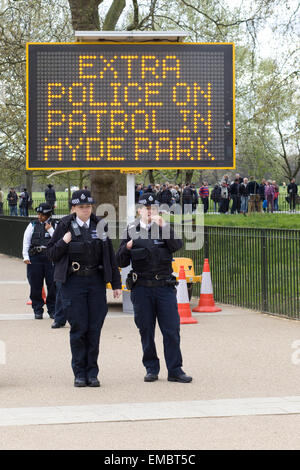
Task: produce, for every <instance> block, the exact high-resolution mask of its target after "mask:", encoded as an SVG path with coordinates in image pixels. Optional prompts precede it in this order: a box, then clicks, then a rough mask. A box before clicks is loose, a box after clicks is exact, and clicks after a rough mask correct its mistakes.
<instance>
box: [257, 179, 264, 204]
mask: <svg viewBox="0 0 300 470" xmlns="http://www.w3.org/2000/svg"><path fill="white" fill-rule="evenodd" d="M265 187H266V180H265V178H262V180H261V183H260V185H259V188H258V194H259V203H258V212H262V210H264V212H265V208H264V207H263V204H264V201H265V199H266V195H265Z"/></svg>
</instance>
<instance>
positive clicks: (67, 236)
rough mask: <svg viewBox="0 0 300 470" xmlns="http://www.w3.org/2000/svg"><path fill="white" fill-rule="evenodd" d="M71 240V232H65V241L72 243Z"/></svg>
mask: <svg viewBox="0 0 300 470" xmlns="http://www.w3.org/2000/svg"><path fill="white" fill-rule="evenodd" d="M71 240H72V235H71V232H67V233H65V234H64V236H63V241H64V242H65V243H70V241H71Z"/></svg>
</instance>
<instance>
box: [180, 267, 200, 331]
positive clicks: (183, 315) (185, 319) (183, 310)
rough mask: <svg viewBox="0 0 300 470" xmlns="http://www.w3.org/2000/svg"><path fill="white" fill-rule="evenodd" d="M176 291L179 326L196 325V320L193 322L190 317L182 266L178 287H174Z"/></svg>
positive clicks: (193, 319)
mask: <svg viewBox="0 0 300 470" xmlns="http://www.w3.org/2000/svg"><path fill="white" fill-rule="evenodd" d="M176 289H177V305H178V313H179V316H180V323H181V324H187V323H198V322H197V320H195V318H193V317H192V313H191V307H190V302H189V294H188V288H187V283H186V277H185V272H184V266H180V270H179V277H178V286H177V287H176Z"/></svg>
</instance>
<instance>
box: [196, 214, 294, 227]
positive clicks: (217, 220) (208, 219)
mask: <svg viewBox="0 0 300 470" xmlns="http://www.w3.org/2000/svg"><path fill="white" fill-rule="evenodd" d="M204 223H205V225H215V226H222V227H252V228H282V229H300V214H268V213H261V214H251V215H249V216H248V215H246V216H244V215H242V214H238V215H237V214H236V215H231V214H227V215H223V214H222V215H221V214H220V215H209V214H208V215H205V216H204Z"/></svg>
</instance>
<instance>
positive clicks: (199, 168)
mask: <svg viewBox="0 0 300 470" xmlns="http://www.w3.org/2000/svg"><path fill="white" fill-rule="evenodd" d="M64 44H71V45H82V44H87V45H95V44H98V45H99V44H102V45H103V44H115V45H119V44H123V45H124V44H128V45H132V44H150V45H160V44H167V45H170V44H172V45H176V46H186V45H193V44H194V45H196V44H199V45H201V44H202V45H231V46H232V95H233V110H232V112H233V115H232V119H233V136H232V139H233V165H234V166H232V167H228V166H226V167H215V166H214V167H201V166H197V167H182V168H181V167H177V168H176V169H179V170H234V169H235V168H236V153H235V44H234V42H188V43H184V42H171V41H160V42H155V41H149V42H116V41H97V42H80V41H77V42H27V43H26V167H25V168H26V170H29V171H34V170H41V171H47V170H57V171H60V170H62V171H64V170H73V171H79V170H89V171H93V170H115V171H119V170H126V171H130V170H132V171H135V170H142V171H143V170H153V169H155V168H152V167H120V166H119V167H118V168H113V167H112V168H110V167H109V168H103V167H99V168H98V167H84V168H82V167H71V168H70V167H67V168H60V167H54V168H53V167H43V168H32V167H30V168H29V166H28V163H29V162H28V160H29V129H28V122H29V119H28V109H29V102H28V101H29V92H28V78H29V77H28V73H29V67H28V48H29V46H30V45H64ZM157 169H158V170H172V169H173V168H171V167H169V166H168V167H159V168H157ZM174 169H175V168H174Z"/></svg>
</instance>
